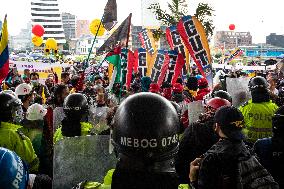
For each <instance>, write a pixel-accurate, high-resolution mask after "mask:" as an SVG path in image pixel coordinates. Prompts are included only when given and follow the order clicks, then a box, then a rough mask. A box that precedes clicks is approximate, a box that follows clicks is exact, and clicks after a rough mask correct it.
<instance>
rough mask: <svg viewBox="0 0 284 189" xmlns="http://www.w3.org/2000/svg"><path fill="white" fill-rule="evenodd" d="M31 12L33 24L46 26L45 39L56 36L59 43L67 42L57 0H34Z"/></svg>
mask: <svg viewBox="0 0 284 189" xmlns="http://www.w3.org/2000/svg"><path fill="white" fill-rule="evenodd" d="M31 14H32V25H35V24H39V25H42V26H43V27H44V30H45V33H44V35H43V39H44V40H46V39H47V38H54V39H55V40H56V41H57V43H58V44H59V45H60V44H61V45H62V44H64V43H66V40H65V35H64V30H63V27H62V19H61V14H60V11H59V7H58V2H57V0H32V1H31Z"/></svg>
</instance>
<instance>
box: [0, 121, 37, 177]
mask: <svg viewBox="0 0 284 189" xmlns="http://www.w3.org/2000/svg"><path fill="white" fill-rule="evenodd" d="M20 128H22V126H20V125H15V124H12V123H8V122H1V125H0V146H1V147H4V148H7V149H10V150H12V151H14V152H16V153H17V155H19V156H20V157H21V158H22V159H23V160H25V161H26V162H27V163H28V165H29V170H30V172H36V171H37V170H38V167H39V159H38V158H37V155H36V154H35V151H34V149H33V146H32V143H31V141H30V139H29V138H28V137H26V136H25V135H24V134H22V133H21V132H20V131H18V130H19V129H20Z"/></svg>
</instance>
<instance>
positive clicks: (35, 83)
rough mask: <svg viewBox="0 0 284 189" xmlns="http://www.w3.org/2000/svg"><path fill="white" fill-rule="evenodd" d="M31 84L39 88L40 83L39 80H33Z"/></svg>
mask: <svg viewBox="0 0 284 189" xmlns="http://www.w3.org/2000/svg"><path fill="white" fill-rule="evenodd" d="M31 83H32V85H33V86H37V85H38V83H39V80H38V79H37V80H31Z"/></svg>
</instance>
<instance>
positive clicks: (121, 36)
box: [97, 13, 132, 55]
mask: <svg viewBox="0 0 284 189" xmlns="http://www.w3.org/2000/svg"><path fill="white" fill-rule="evenodd" d="M131 16H132V13H130V14H129V16H128V17H127V18H126V19H125V20H124V21H123V22H122V23H121V25H120V26H119V27H118V28H117V29H116V30H115V31H114V32H113V34H112V35H111V36H110V37H109V38H108V39H107V40H106V41H105V43H104V44H103V45H102V46H101V47H100V48H99V49H98V51H97V55H100V54H103V53H105V52H109V51H111V50H112V49H114V48H115V47H116V46H121V47H127V46H128V39H129V32H130V24H131Z"/></svg>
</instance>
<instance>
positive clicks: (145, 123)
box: [113, 92, 179, 161]
mask: <svg viewBox="0 0 284 189" xmlns="http://www.w3.org/2000/svg"><path fill="white" fill-rule="evenodd" d="M113 128H114V129H113V144H114V146H115V147H116V149H117V152H118V153H119V154H122V155H125V156H127V157H129V158H134V159H140V160H146V161H147V160H151V161H163V160H167V159H171V158H172V157H173V156H174V155H175V154H176V152H177V150H178V134H177V133H178V128H179V119H178V115H177V111H176V110H175V107H174V106H173V105H172V104H171V103H170V102H169V101H168V100H167V99H165V98H164V97H162V96H160V95H157V94H154V93H148V92H142V93H138V94H134V95H132V96H130V97H128V98H127V99H126V100H124V101H123V102H122V104H121V105H120V106H119V107H118V109H117V111H116V114H115V116H114V124H113Z"/></svg>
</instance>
